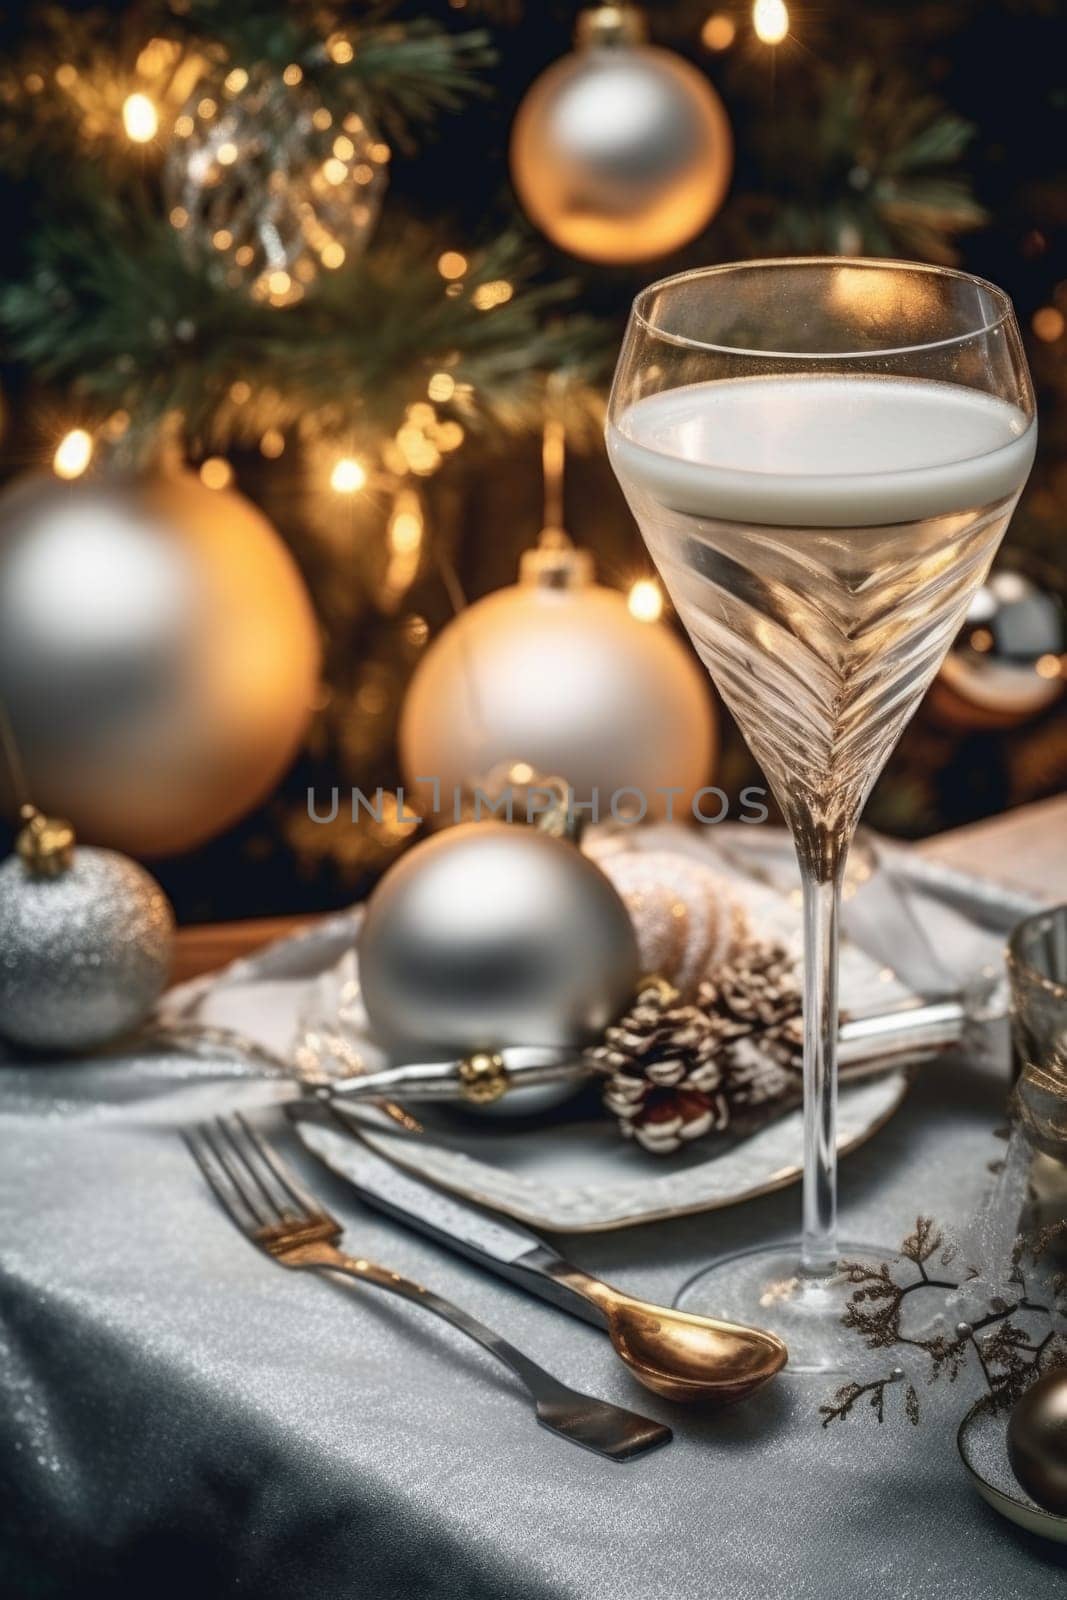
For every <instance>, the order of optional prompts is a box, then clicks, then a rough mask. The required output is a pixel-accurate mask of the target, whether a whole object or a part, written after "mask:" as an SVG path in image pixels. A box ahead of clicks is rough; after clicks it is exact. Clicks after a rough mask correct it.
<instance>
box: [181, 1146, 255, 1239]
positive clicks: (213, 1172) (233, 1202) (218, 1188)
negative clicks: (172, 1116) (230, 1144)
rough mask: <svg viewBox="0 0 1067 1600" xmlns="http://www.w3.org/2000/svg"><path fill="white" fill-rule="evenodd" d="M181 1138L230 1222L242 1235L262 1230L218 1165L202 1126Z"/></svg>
mask: <svg viewBox="0 0 1067 1600" xmlns="http://www.w3.org/2000/svg"><path fill="white" fill-rule="evenodd" d="M182 1138H183V1139H184V1140H185V1145H186V1148H187V1149H188V1151H189V1154H190V1155H191V1156H192V1158H193V1160H194V1161H195V1162H196V1164H197V1166H198V1167H199V1168H200V1171H201V1173H202V1174H203V1176H204V1178H205V1179H206V1180H207V1183H208V1186H209V1187H210V1189H211V1190H212V1191H213V1193H214V1195H215V1198H216V1200H217V1201H218V1202H219V1205H220V1206H221V1207H222V1209H223V1210H224V1211H225V1212H226V1213H227V1214H228V1215H229V1217H230V1219H231V1221H233V1222H235V1223H236V1224H237V1226H238V1227H239V1228H240V1230H241V1232H242V1233H247V1234H254V1233H256V1232H257V1230H258V1229H259V1227H260V1226H261V1224H260V1221H259V1217H258V1216H257V1214H256V1213H255V1212H254V1211H253V1210H252V1209H251V1207H250V1206H249V1204H248V1202H247V1200H246V1199H245V1196H244V1192H243V1190H241V1189H239V1188H238V1187H237V1186H236V1185H235V1184H234V1182H233V1180H232V1178H231V1177H230V1176H229V1174H228V1172H227V1170H226V1168H225V1167H224V1166H223V1165H222V1164H221V1162H220V1161H219V1158H218V1155H217V1154H216V1152H215V1147H214V1145H213V1143H212V1141H211V1138H210V1136H209V1134H208V1130H207V1129H206V1128H205V1127H203V1126H201V1127H199V1128H195V1129H186V1130H185V1131H184V1132H183V1134H182Z"/></svg>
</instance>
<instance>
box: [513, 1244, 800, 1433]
mask: <svg viewBox="0 0 1067 1600" xmlns="http://www.w3.org/2000/svg"><path fill="white" fill-rule="evenodd" d="M545 1254H546V1256H550V1259H549V1260H545V1261H544V1262H542V1263H538V1265H537V1267H536V1268H535V1270H538V1271H539V1272H543V1273H545V1274H546V1275H547V1276H548V1277H550V1278H551V1279H552V1280H553V1281H554V1282H556V1283H560V1284H563V1285H564V1286H565V1287H566V1288H568V1289H570V1290H572V1291H573V1292H574V1293H575V1294H579V1295H581V1296H582V1298H583V1299H584V1300H587V1301H589V1302H590V1303H591V1304H592V1305H594V1306H595V1307H596V1308H597V1310H598V1311H599V1312H600V1313H601V1316H602V1317H603V1318H604V1321H605V1322H606V1323H607V1329H608V1337H609V1338H610V1340H611V1342H612V1344H613V1345H614V1347H615V1353H616V1355H617V1356H618V1357H619V1359H620V1360H621V1361H623V1362H625V1364H626V1365H627V1366H628V1367H629V1369H630V1371H631V1372H632V1373H633V1375H634V1377H635V1378H636V1379H637V1381H638V1383H642V1384H644V1386H645V1388H646V1389H651V1390H652V1392H653V1393H654V1394H660V1395H664V1396H665V1397H666V1398H667V1399H668V1400H683V1401H700V1402H703V1403H704V1404H714V1405H728V1404H730V1403H731V1402H733V1401H735V1400H744V1399H747V1397H748V1396H749V1395H751V1394H754V1393H755V1392H756V1390H757V1389H759V1388H762V1386H763V1385H764V1384H765V1383H768V1382H769V1381H770V1379H771V1378H773V1377H774V1375H775V1373H778V1372H781V1370H782V1368H783V1367H784V1366H785V1364H786V1361H787V1359H788V1351H787V1350H786V1347H785V1345H784V1344H783V1343H782V1341H781V1339H779V1338H777V1337H776V1335H774V1334H773V1333H767V1332H765V1331H764V1330H763V1329H762V1328H749V1327H745V1326H744V1325H743V1324H741V1323H737V1322H720V1321H718V1320H717V1319H716V1318H713V1317H696V1316H693V1315H691V1314H690V1313H689V1312H688V1311H675V1310H674V1309H673V1308H672V1307H667V1306H657V1305H654V1304H653V1303H652V1302H651V1301H648V1300H639V1299H637V1298H636V1296H634V1295H630V1294H624V1293H623V1292H622V1290H621V1289H615V1288H613V1287H612V1285H611V1284H610V1283H604V1282H602V1281H601V1280H600V1279H599V1278H594V1277H591V1276H590V1274H589V1273H587V1272H582V1271H581V1269H580V1268H578V1267H574V1266H572V1265H571V1264H570V1262H569V1261H563V1260H561V1258H560V1257H559V1256H556V1255H554V1254H552V1253H551V1252H548V1251H546V1252H545ZM526 1264H527V1263H526V1262H524V1263H523V1265H526ZM530 1265H533V1263H530Z"/></svg>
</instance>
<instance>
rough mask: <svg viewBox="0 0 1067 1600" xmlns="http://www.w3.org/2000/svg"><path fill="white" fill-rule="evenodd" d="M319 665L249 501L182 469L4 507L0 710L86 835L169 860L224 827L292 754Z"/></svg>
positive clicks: (33, 771) (75, 487) (311, 633)
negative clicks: (2, 707)
mask: <svg viewBox="0 0 1067 1600" xmlns="http://www.w3.org/2000/svg"><path fill="white" fill-rule="evenodd" d="M317 670H318V639H317V630H316V626H315V620H314V617H313V615H312V611H311V606H310V603H309V601H308V597H307V592H306V590H305V588H304V585H303V583H302V582H301V579H300V575H299V573H298V571H297V568H296V565H295V563H294V562H293V560H292V558H291V556H290V555H289V553H288V551H287V550H286V548H285V546H284V545H283V544H282V542H281V540H280V539H279V538H278V536H277V534H276V533H275V532H274V529H273V528H272V527H271V525H270V523H269V522H268V521H267V520H266V518H265V517H264V516H262V515H261V513H260V512H259V511H257V510H256V508H255V507H254V506H253V505H251V504H250V502H249V501H247V500H246V499H244V498H243V497H242V496H241V495H239V494H236V493H234V492H232V491H230V490H217V489H208V488H205V486H204V485H203V484H202V483H201V482H200V480H199V478H196V477H194V476H193V475H192V474H191V473H187V472H181V473H176V474H173V475H171V476H168V477H163V476H158V477H154V478H151V479H146V480H143V481H138V482H135V483H125V484H123V483H107V482H93V481H89V480H87V479H81V480H79V481H78V482H76V483H61V482H59V480H58V479H55V478H51V477H34V478H24V479H21V480H19V481H18V482H17V483H15V484H14V485H13V486H12V487H11V488H9V489H7V490H6V491H5V492H4V494H3V495H0V703H3V704H4V705H5V706H6V708H7V711H8V713H9V715H10V718H11V722H12V725H13V728H14V733H15V738H16V741H17V744H18V747H19V750H20V753H21V756H22V761H23V765H24V766H25V768H26V777H27V787H28V789H29V792H30V793H31V794H32V795H33V796H34V798H35V800H36V801H37V802H38V804H39V805H40V806H41V807H42V808H43V809H45V810H47V811H50V812H54V813H56V814H58V815H61V816H64V817H68V818H69V819H70V821H71V822H72V823H73V824H74V827H75V830H76V832H77V833H78V835H79V837H81V838H83V839H86V840H87V841H89V842H91V843H96V844H103V845H108V846H113V847H115V848H119V849H123V850H127V851H129V852H131V853H132V854H134V855H166V854H171V853H174V852H177V851H179V850H186V849H189V848H191V847H192V846H194V845H198V844H200V843H202V842H203V841H204V840H205V839H208V838H210V837H211V836H212V835H213V834H215V833H219V832H221V830H222V829H223V828H225V827H226V826H227V825H228V824H229V823H231V822H234V821H235V820H236V819H237V818H238V817H239V816H241V815H242V814H243V813H244V812H246V811H248V810H250V809H251V807H252V806H253V805H254V804H255V803H256V802H257V801H258V800H260V799H261V798H262V797H263V796H264V795H265V794H266V793H267V792H268V791H269V790H270V789H271V788H272V786H273V785H274V783H275V782H276V780H277V779H278V777H279V776H280V774H281V773H282V771H283V770H284V768H285V766H286V765H287V763H288V762H289V760H290V759H291V757H292V756H293V755H294V753H295V751H296V749H297V746H298V744H299V742H300V739H301V737H302V735H303V731H304V728H305V726H306V723H307V720H308V717H309V716H310V712H311V706H312V702H313V699H314V693H315V686H316V682H317ZM2 789H3V783H2V779H0V803H3V801H4V798H5V797H4V795H3V793H2ZM6 798H7V804H8V809H9V810H10V809H12V804H11V796H10V795H8V796H7V797H6Z"/></svg>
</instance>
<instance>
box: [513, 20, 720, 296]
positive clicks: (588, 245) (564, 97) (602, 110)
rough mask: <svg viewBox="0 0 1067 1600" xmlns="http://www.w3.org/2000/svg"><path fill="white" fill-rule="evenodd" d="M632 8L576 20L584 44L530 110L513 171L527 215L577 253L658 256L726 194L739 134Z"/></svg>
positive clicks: (524, 111)
mask: <svg viewBox="0 0 1067 1600" xmlns="http://www.w3.org/2000/svg"><path fill="white" fill-rule="evenodd" d="M643 40H644V24H643V19H642V17H641V14H640V12H638V11H637V10H636V8H635V7H632V6H598V7H596V8H595V9H594V10H592V11H591V12H588V13H585V14H584V15H583V16H582V17H581V18H580V19H579V29H578V44H579V48H578V49H577V51H576V52H575V53H574V54H572V55H569V56H565V57H564V58H563V60H562V61H558V62H556V63H555V65H553V66H551V67H549V69H548V70H547V72H545V73H543V74H542V76H541V77H540V78H538V79H537V81H536V83H534V85H533V87H532V88H531V89H530V91H529V92H528V94H527V95H526V98H525V99H524V101H523V103H522V105H521V106H520V107H519V111H518V115H517V116H516V118H515V124H514V127H513V130H512V136H511V172H512V178H513V181H514V184H515V188H516V190H517V192H518V196H519V199H520V201H521V202H522V205H523V208H524V210H525V211H526V213H527V215H528V216H529V217H530V220H531V221H532V222H534V223H535V224H536V226H537V227H539V228H540V229H541V230H542V232H544V233H545V234H546V235H547V236H548V238H549V239H551V240H552V242H553V244H556V245H558V246H559V247H560V249H562V250H566V251H569V252H570V254H571V255H575V256H580V257H582V259H584V260H587V261H598V262H603V263H606V264H620V265H621V264H625V263H629V262H638V261H650V260H653V259H654V258H655V257H657V256H663V255H667V254H669V253H670V252H671V251H673V250H679V249H681V247H682V246H683V245H686V244H688V243H689V241H690V240H691V239H694V238H695V237H696V235H697V234H698V233H700V232H701V231H702V230H703V229H704V228H706V227H707V225H708V223H709V222H710V221H711V219H712V217H713V216H714V215H715V213H716V212H717V211H718V209H719V207H720V205H721V204H722V201H723V198H724V196H725V194H726V190H727V187H728V185H729V182H730V174H731V171H732V168H733V137H732V134H731V131H730V123H729V119H728V117H727V115H726V111H725V108H724V107H723V104H722V101H721V100H720V99H719V97H718V95H717V94H716V93H715V90H714V89H713V88H712V86H711V84H710V83H709V82H708V80H707V78H706V77H704V75H703V74H702V73H701V72H698V71H697V69H696V68H695V67H693V66H690V64H689V63H688V62H687V61H683V60H682V59H681V58H680V57H679V56H676V55H673V54H672V53H671V52H669V51H667V50H660V49H655V48H653V47H652V46H649V45H647V44H645V43H644V42H643Z"/></svg>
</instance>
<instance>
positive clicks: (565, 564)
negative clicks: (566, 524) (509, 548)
mask: <svg viewBox="0 0 1067 1600" xmlns="http://www.w3.org/2000/svg"><path fill="white" fill-rule="evenodd" d="M595 573H596V566H595V563H594V561H593V555H592V552H591V551H589V550H579V549H578V547H577V545H574V544H572V543H571V541H570V539H569V538H568V536H567V535H566V534H565V533H564V532H563V530H562V529H561V528H545V529H544V531H543V532H542V534H541V538H540V541H539V542H538V543H537V544H536V545H535V546H534V548H533V549H532V550H524V551H523V553H522V556H521V558H520V560H519V582H520V583H523V584H535V585H537V586H538V587H540V588H543V589H584V588H585V586H586V584H589V583H592V581H593V578H594V576H595Z"/></svg>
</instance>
